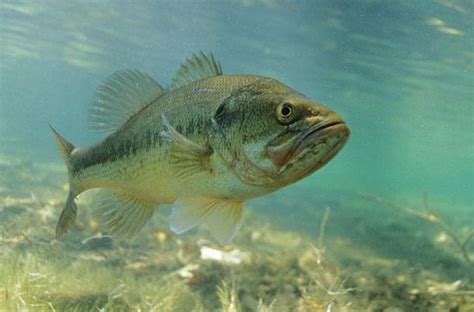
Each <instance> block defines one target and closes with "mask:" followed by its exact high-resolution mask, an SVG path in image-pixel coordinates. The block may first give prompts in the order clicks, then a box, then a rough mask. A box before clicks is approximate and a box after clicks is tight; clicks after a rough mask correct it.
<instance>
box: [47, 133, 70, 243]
mask: <svg viewBox="0 0 474 312" xmlns="http://www.w3.org/2000/svg"><path fill="white" fill-rule="evenodd" d="M49 126H50V128H51V130H52V131H53V133H54V137H55V138H56V141H57V142H58V146H59V150H60V152H61V155H62V157H63V159H64V162H65V163H66V167H67V170H68V176H69V194H68V197H67V199H66V204H65V206H64V208H63V211H62V212H61V215H60V216H59V220H58V224H57V225H56V238H59V237H60V236H61V235H63V234H65V233H66V232H67V231H68V229H69V228H70V227H71V225H73V224H74V222H75V221H76V217H77V206H76V203H75V202H74V198H75V197H76V196H77V194H76V193H75V191H74V189H73V187H72V185H71V173H70V170H71V162H70V158H71V154H72V152H73V151H74V149H76V146H75V145H74V144H72V143H71V142H69V141H67V140H66V139H65V138H63V137H62V136H61V135H60V134H59V133H58V132H57V131H56V130H54V128H53V127H52V126H51V125H49Z"/></svg>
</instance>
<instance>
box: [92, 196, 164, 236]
mask: <svg viewBox="0 0 474 312" xmlns="http://www.w3.org/2000/svg"><path fill="white" fill-rule="evenodd" d="M99 205H100V211H102V216H101V218H102V223H103V224H104V226H105V228H106V230H107V231H108V232H109V233H110V234H112V235H113V236H116V237H119V238H126V239H133V238H135V237H136V236H137V235H138V233H140V231H141V230H142V229H143V227H144V226H145V224H146V223H147V222H148V220H150V219H151V217H152V216H153V213H154V212H155V210H156V208H157V207H156V206H155V205H153V204H151V203H147V202H145V201H142V200H139V199H137V198H134V197H131V196H128V195H124V194H115V193H112V192H107V191H102V192H101V194H100V199H99Z"/></svg>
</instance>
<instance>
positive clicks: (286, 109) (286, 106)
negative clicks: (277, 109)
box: [281, 103, 293, 117]
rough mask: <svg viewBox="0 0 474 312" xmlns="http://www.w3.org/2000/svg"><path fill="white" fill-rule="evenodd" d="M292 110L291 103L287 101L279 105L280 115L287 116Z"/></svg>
mask: <svg viewBox="0 0 474 312" xmlns="http://www.w3.org/2000/svg"><path fill="white" fill-rule="evenodd" d="M292 112H293V105H291V104H289V103H285V104H283V106H282V107H281V114H282V116H285V117H289V116H290V115H291V113H292Z"/></svg>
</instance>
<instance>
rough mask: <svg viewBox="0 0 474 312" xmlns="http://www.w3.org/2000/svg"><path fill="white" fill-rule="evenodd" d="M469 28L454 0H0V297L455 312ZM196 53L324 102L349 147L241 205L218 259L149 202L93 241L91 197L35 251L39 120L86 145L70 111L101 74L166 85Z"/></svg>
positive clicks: (69, 305)
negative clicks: (130, 72) (127, 230)
mask: <svg viewBox="0 0 474 312" xmlns="http://www.w3.org/2000/svg"><path fill="white" fill-rule="evenodd" d="M473 20H474V5H473V3H472V1H467V0H466V1H462V0H433V1H430V0H424V1H390V2H387V1H378V0H367V1H299V2H293V1H278V0H275V1H256V0H255V1H252V0H243V1H180V2H174V1H102V2H96V1H82V2H81V1H66V2H63V1H40V2H26V1H25V2H24V1H3V2H2V3H1V4H0V229H1V241H0V246H1V249H0V252H1V254H2V266H3V268H2V270H0V271H1V275H0V306H2V307H5V309H6V310H7V311H10V310H12V311H15V310H28V311H35V310H40V311H42V310H50V311H53V310H55V311H62V310H77V311H79V310H80V311H82V310H85V311H89V310H93V309H100V308H106V309H107V310H108V311H109V310H110V311H115V310H120V309H122V310H141V311H148V310H155V311H163V310H175V311H190V310H192V309H195V310H203V311H208V310H216V309H224V310H226V311H234V310H243V311H253V310H257V309H260V310H261V311H266V310H264V309H270V310H271V309H273V310H275V311H294V310H301V311H314V310H318V309H319V310H326V311H327V310H328V309H329V310H331V311H336V310H337V311H352V310H356V311H360V310H372V311H384V310H387V311H425V310H432V311H444V310H449V309H452V311H457V310H459V311H469V310H470V309H473V306H474V299H473V292H474V288H473V286H472V285H473V279H474V275H473V271H474V269H473V264H472V262H474V255H473V252H474V251H473V248H474V246H473V245H474V242H473V241H472V240H470V238H469V237H472V235H473V234H472V233H473V231H474V210H473V209H474V207H473V206H474V106H473V102H474V74H473V70H474V38H473V29H474V26H473V22H472V21H473ZM200 50H202V51H205V52H207V51H212V52H213V53H214V55H215V56H216V57H217V58H218V59H219V60H220V62H221V64H222V67H223V70H224V73H249V74H258V75H263V76H269V77H272V78H276V79H278V80H280V81H282V82H284V83H286V84H288V85H290V86H292V87H294V88H295V89H297V90H299V91H301V92H302V93H304V94H306V95H308V96H309V97H311V98H313V99H316V100H318V101H320V102H322V103H325V104H327V105H328V106H329V107H331V108H332V109H334V110H335V111H337V112H339V113H341V114H342V115H343V116H344V118H345V120H346V121H347V123H348V124H349V126H350V127H351V129H352V135H351V139H350V141H349V143H348V144H347V146H346V147H345V148H344V149H343V150H342V152H341V153H340V154H339V155H338V156H337V157H336V158H335V159H334V160H333V161H331V162H330V163H329V164H328V165H326V166H325V167H324V168H322V169H321V170H320V171H318V172H316V173H315V174H313V175H311V176H310V177H308V178H306V179H304V180H303V181H300V182H299V183H297V184H295V185H292V186H290V187H288V188H285V189H283V190H281V191H278V192H277V193H274V194H271V195H268V196H266V197H263V198H260V199H257V200H254V201H251V202H250V203H249V205H248V206H249V209H248V211H247V212H246V216H245V222H244V226H243V228H242V231H241V233H239V234H238V236H237V237H236V239H235V240H234V242H233V243H232V244H231V245H230V246H228V247H226V248H222V247H220V246H218V245H216V244H215V242H213V241H212V239H211V237H210V236H209V234H208V233H207V231H206V229H205V228H200V229H198V230H197V231H194V232H192V233H191V234H186V235H184V236H176V235H175V234H173V233H172V232H170V231H169V229H168V224H167V215H168V214H169V209H168V208H165V209H163V211H162V212H161V213H160V214H159V215H158V216H156V217H155V218H154V220H152V222H151V223H150V224H149V225H147V227H146V228H145V230H144V231H143V232H142V233H141V235H140V237H139V238H138V239H137V240H135V241H133V242H123V241H118V240H115V239H113V238H112V239H110V238H108V237H106V238H103V237H97V236H94V235H97V233H100V232H101V228H100V225H99V224H97V222H96V221H95V219H94V216H93V211H94V196H93V194H86V195H85V196H83V197H82V198H81V200H80V202H79V206H80V211H79V222H78V224H77V226H76V227H75V229H74V230H73V231H71V233H69V234H68V236H67V237H65V238H64V239H62V240H60V241H56V240H54V226H55V223H56V220H57V217H58V215H59V213H60V210H61V209H62V205H63V201H64V199H65V196H66V191H65V190H64V189H63V185H64V184H65V183H66V182H67V176H66V169H65V168H64V165H63V164H62V160H61V159H60V156H59V153H58V151H57V147H56V145H55V142H54V140H53V138H52V135H51V133H50V130H49V127H48V123H51V124H52V125H54V127H55V128H56V129H58V130H59V131H60V132H61V133H62V134H64V136H65V137H67V138H68V139H70V140H71V141H72V142H74V143H75V144H78V145H80V146H86V145H88V144H92V143H94V142H96V141H98V140H100V139H101V138H102V136H100V135H98V134H94V133H91V132H89V131H88V130H87V111H88V106H89V104H90V102H91V101H92V99H93V95H94V90H95V88H96V86H97V85H98V84H99V83H100V82H101V81H103V80H104V78H106V77H107V76H108V75H110V74H111V73H113V72H114V71H116V70H119V69H124V68H136V69H139V70H142V71H144V72H147V73H149V74H150V75H152V76H153V77H154V78H155V79H156V80H157V81H159V82H160V83H162V84H163V85H168V84H169V83H170V82H171V79H172V78H173V76H174V73H175V72H176V70H177V68H178V67H179V64H180V63H181V62H182V61H183V60H184V59H185V58H186V57H189V56H191V55H192V53H195V52H198V51H200ZM324 220H326V221H324ZM91 237H92V238H91ZM202 239H206V240H209V241H206V242H204V241H202ZM314 246H316V247H315V248H316V249H314ZM323 246H324V248H323ZM205 248H210V249H212V251H211V253H212V252H214V253H215V254H216V253H217V254H218V255H220V256H221V257H224V258H225V257H226V256H229V255H228V254H226V253H228V252H231V251H233V252H234V254H233V255H234V257H236V258H237V259H240V260H239V261H237V262H239V263H237V264H236V263H229V262H226V261H225V260H222V259H223V258H220V259H218V260H211V259H207V258H206V256H205V255H207V254H206V252H209V250H206V249H205ZM323 249H324V252H322V251H321V250H323ZM229 257H230V256H229ZM225 259H227V258H225ZM233 309H234V310H233ZM389 309H391V310H389ZM397 309H398V310H397ZM456 309H457V310H456Z"/></svg>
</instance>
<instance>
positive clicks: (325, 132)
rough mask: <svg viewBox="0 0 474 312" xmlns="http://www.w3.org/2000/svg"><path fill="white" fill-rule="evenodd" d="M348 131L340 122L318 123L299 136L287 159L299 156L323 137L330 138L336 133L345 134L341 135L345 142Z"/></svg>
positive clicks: (344, 124)
mask: <svg viewBox="0 0 474 312" xmlns="http://www.w3.org/2000/svg"><path fill="white" fill-rule="evenodd" d="M349 131H350V130H349V127H347V125H346V123H345V122H344V121H342V120H337V121H331V120H328V121H324V122H321V123H318V124H316V125H314V126H312V127H310V128H309V129H308V130H306V131H305V132H303V133H302V134H301V135H300V137H299V138H298V140H297V141H296V143H295V145H294V146H293V149H292V151H291V152H290V153H289V154H290V155H288V158H289V159H291V158H293V157H295V156H297V155H299V154H300V153H301V152H302V151H304V150H305V149H306V148H307V147H311V145H313V144H314V143H316V142H318V141H319V139H323V137H327V136H331V135H333V134H336V133H346V135H343V137H345V138H346V140H347V138H348V136H349ZM344 143H345V141H344ZM335 145H338V144H335Z"/></svg>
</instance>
